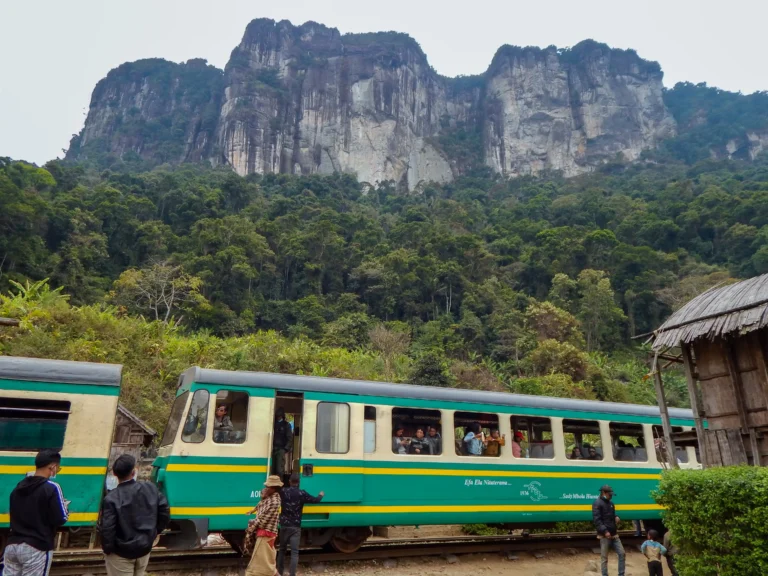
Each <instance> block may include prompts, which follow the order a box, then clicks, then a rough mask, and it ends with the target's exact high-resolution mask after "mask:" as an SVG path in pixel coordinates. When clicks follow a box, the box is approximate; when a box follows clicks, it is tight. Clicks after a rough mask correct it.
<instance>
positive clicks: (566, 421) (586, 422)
mask: <svg viewBox="0 0 768 576" xmlns="http://www.w3.org/2000/svg"><path fill="white" fill-rule="evenodd" d="M590 425H594V427H595V428H596V429H597V433H595V432H582V433H580V434H582V436H583V435H584V434H587V435H589V436H597V437H599V438H600V445H599V446H596V445H595V444H594V442H590V448H595V454H597V455H599V456H600V458H583V457H582V458H571V456H570V454H572V453H573V450H571V452H570V453H569V451H568V446H569V443H568V441H567V440H566V437H565V436H566V434H573V435H574V442H576V438H575V434H576V433H577V432H570V431H569V430H568V427H569V426H573V427H578V426H582V427H585V426H590ZM561 430H562V434H563V444H564V446H565V459H566V460H568V461H569V462H604V461H605V460H606V456H605V438H603V429H602V426H601V425H600V420H593V419H586V418H563V421H562V423H561ZM584 444H585V442H584V441H583V440H582V441H581V447H580V448H579V451H580V452H581V449H582V448H583V447H584ZM575 448H576V446H575V445H574V448H573V449H575ZM598 448H599V450H600V451H599V452H598V450H597V449H598Z"/></svg>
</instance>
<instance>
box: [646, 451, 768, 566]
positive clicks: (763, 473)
mask: <svg viewBox="0 0 768 576" xmlns="http://www.w3.org/2000/svg"><path fill="white" fill-rule="evenodd" d="M654 495H655V498H656V501H657V502H658V503H659V504H660V505H661V506H664V507H665V508H666V509H667V510H666V513H665V518H664V522H665V524H666V525H667V527H668V528H670V529H671V530H672V533H673V535H674V542H675V544H676V545H677V546H678V548H679V553H678V556H677V560H678V562H677V565H678V570H679V573H680V574H681V576H752V575H754V576H759V575H762V574H768V469H766V468H755V467H747V466H732V467H725V468H712V469H709V470H670V471H667V472H665V473H664V474H663V475H662V479H661V483H660V485H659V490H658V491H657V492H656V493H655V494H654Z"/></svg>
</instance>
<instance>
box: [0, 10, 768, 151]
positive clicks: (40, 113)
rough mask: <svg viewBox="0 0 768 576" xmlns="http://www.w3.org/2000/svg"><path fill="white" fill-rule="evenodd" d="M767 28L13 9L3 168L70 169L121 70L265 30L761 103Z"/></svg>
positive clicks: (752, 18)
mask: <svg viewBox="0 0 768 576" xmlns="http://www.w3.org/2000/svg"><path fill="white" fill-rule="evenodd" d="M766 16H768V3H766V2H765V0H728V1H727V2H725V1H723V0H632V1H630V0H610V1H609V0H581V1H577V0H544V1H542V0H471V1H458V0H378V1H370V0H367V1H366V0H273V1H272V2H265V1H263V0H251V1H245V0H217V1H214V0H205V1H203V0H184V1H182V0H130V1H127V0H66V1H62V0H3V1H2V10H0V54H1V55H2V64H1V65H0V156H10V157H12V158H16V159H25V160H28V161H32V162H37V163H43V162H46V161H47V160H49V159H52V158H55V157H57V156H62V151H61V149H62V148H66V147H67V146H68V143H69V139H70V137H71V135H72V134H73V133H76V132H79V131H80V129H81V128H82V125H83V122H84V120H85V113H86V112H87V110H88V105H89V102H90V95H91V91H92V90H93V87H94V86H95V85H96V82H98V81H99V80H100V79H101V78H103V77H104V76H105V75H106V73H107V72H108V71H109V70H111V69H112V68H115V67H116V66H119V65H120V64H122V63H123V62H126V61H131V60H137V59H140V58H150V57H160V58H165V59H167V60H172V61H176V62H179V61H184V60H188V59H189V58H205V59H207V60H208V61H209V62H210V63H211V64H214V65H216V66H218V67H220V68H223V67H224V65H225V64H226V62H227V59H228V58H229V54H230V52H231V51H232V49H233V48H234V47H235V46H236V45H237V44H238V43H239V41H240V39H241V37H242V34H243V32H244V30H245V27H246V25H247V24H248V22H249V21H250V20H252V19H254V18H259V17H267V18H273V19H275V20H281V19H288V20H291V21H292V22H293V23H294V24H301V23H303V22H305V21H307V20H314V21H316V22H320V23H322V24H325V25H327V26H332V27H336V28H338V29H339V30H340V31H341V32H342V33H344V32H372V31H381V30H395V31H398V32H406V33H408V34H410V35H411V36H412V37H414V38H415V39H416V40H417V41H418V42H419V43H420V44H421V47H422V48H423V49H424V52H425V53H426V54H427V57H428V58H429V61H430V63H431V64H432V66H434V67H435V68H436V69H437V71H438V72H440V73H441V74H445V75H447V76H455V75H458V74H476V73H480V72H483V71H484V70H485V69H486V67H487V66H488V65H489V64H490V62H491V58H492V57H493V55H494V53H495V52H496V50H497V49H498V48H499V46H501V45H503V44H514V45H521V46H527V45H534V46H548V45H550V44H554V45H556V46H558V47H566V46H573V45H574V44H576V43H578V42H579V41H581V40H584V39H585V38H592V39H594V40H597V41H600V42H605V43H607V44H609V45H610V46H613V47H617V48H634V49H635V50H637V52H638V54H639V55H640V56H641V57H643V58H646V59H648V60H656V61H658V62H659V63H660V64H661V66H662V69H663V70H664V73H665V80H664V83H665V85H666V86H672V85H674V83H675V82H678V81H683V80H687V81H690V82H707V83H708V84H709V85H710V86H717V87H719V88H724V89H727V90H733V91H739V90H740V91H742V92H744V93H751V92H754V91H756V90H766V89H768V67H766V65H765V62H764V60H765V56H766V48H765V22H766Z"/></svg>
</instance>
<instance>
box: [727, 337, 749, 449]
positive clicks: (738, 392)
mask: <svg viewBox="0 0 768 576" xmlns="http://www.w3.org/2000/svg"><path fill="white" fill-rule="evenodd" d="M723 345H724V346H725V358H726V361H727V362H728V372H729V373H730V377H731V378H730V379H731V387H732V388H733V397H734V399H735V400H736V408H737V409H738V411H739V422H740V423H741V431H742V432H743V433H744V434H749V420H748V419H747V409H746V407H745V406H744V389H743V388H742V385H741V374H739V367H738V365H737V364H736V353H735V351H734V349H733V343H732V342H725V343H724V344H723Z"/></svg>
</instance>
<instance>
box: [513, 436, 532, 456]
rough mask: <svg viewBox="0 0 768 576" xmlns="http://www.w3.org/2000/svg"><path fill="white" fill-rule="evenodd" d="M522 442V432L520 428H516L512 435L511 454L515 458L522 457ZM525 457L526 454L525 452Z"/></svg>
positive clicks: (523, 440) (523, 438)
mask: <svg viewBox="0 0 768 576" xmlns="http://www.w3.org/2000/svg"><path fill="white" fill-rule="evenodd" d="M523 442H525V436H523V433H522V432H520V430H517V431H516V432H515V434H514V436H513V437H512V456H514V457H515V458H522V457H523V446H522V444H523ZM525 457H526V458H527V457H528V455H527V454H526V456H525Z"/></svg>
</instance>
